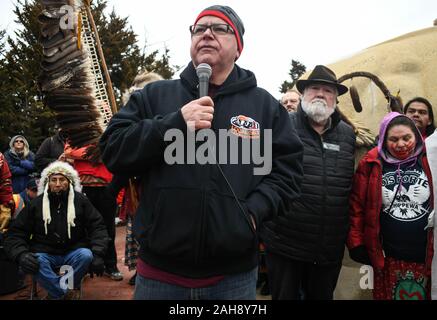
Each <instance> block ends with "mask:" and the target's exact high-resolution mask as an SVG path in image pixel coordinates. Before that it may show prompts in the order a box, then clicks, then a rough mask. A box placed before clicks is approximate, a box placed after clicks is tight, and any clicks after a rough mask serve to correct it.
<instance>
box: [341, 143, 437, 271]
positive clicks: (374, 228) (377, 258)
mask: <svg viewBox="0 0 437 320" xmlns="http://www.w3.org/2000/svg"><path fill="white" fill-rule="evenodd" d="M419 157H421V160H422V165H423V170H424V171H425V174H426V176H427V177H428V181H429V182H430V183H429V185H430V188H431V190H430V192H431V203H434V202H433V186H432V183H431V182H432V178H431V171H430V168H429V164H428V160H427V158H426V155H425V152H423V153H422V155H421V156H419ZM381 189H382V164H381V160H380V159H379V158H378V150H377V148H374V149H372V150H370V151H369V152H368V153H367V154H366V155H365V156H364V157H363V159H361V161H360V163H359V165H358V168H357V171H356V172H355V175H354V178H353V182H352V192H351V196H350V209H349V213H350V222H351V226H350V230H349V235H348V239H347V246H348V248H349V249H353V248H355V247H358V246H360V245H365V246H366V249H367V252H368V254H369V258H370V261H371V262H372V266H373V267H374V268H377V269H382V268H383V267H384V253H383V250H382V243H381V238H380V227H381V226H380V213H381V208H382V192H381ZM433 253H434V250H433V233H432V231H431V230H430V229H429V230H428V244H427V254H426V261H425V264H426V266H427V270H428V271H430V270H431V261H432V257H433Z"/></svg>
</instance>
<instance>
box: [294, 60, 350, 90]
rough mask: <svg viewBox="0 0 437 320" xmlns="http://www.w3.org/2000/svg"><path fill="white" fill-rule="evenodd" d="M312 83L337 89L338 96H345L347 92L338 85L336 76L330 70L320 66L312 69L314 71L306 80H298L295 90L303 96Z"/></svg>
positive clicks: (343, 87) (344, 87)
mask: <svg viewBox="0 0 437 320" xmlns="http://www.w3.org/2000/svg"><path fill="white" fill-rule="evenodd" d="M313 83H323V84H330V85H333V86H335V87H336V88H337V91H338V95H339V96H341V95H342V94H345V93H346V92H347V91H348V88H347V87H346V86H344V85H342V84H341V83H338V80H337V76H336V75H335V73H334V72H333V71H332V70H331V69H329V68H327V67H325V66H321V65H318V66H316V67H315V68H314V70H313V71H312V72H311V73H310V75H309V76H308V79H306V80H298V81H297V83H296V88H297V90H299V92H300V93H302V94H303V91H304V90H305V88H306V87H307V86H309V85H310V84H313Z"/></svg>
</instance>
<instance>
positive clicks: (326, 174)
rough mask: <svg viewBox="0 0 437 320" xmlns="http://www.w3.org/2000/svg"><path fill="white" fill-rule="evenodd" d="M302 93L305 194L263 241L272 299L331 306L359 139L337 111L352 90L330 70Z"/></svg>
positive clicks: (296, 120)
mask: <svg viewBox="0 0 437 320" xmlns="http://www.w3.org/2000/svg"><path fill="white" fill-rule="evenodd" d="M297 89H298V90H299V92H301V93H302V94H303V96H302V101H301V104H300V106H299V107H298V110H297V112H294V113H291V114H290V119H291V123H292V125H293V127H294V128H295V129H296V131H297V133H298V135H299V138H300V139H301V141H302V143H303V145H304V157H303V168H304V177H303V181H302V185H301V194H300V196H299V197H298V198H297V199H295V200H294V201H293V202H291V204H290V208H289V210H288V212H287V214H285V215H282V216H278V217H276V218H275V219H273V220H272V221H268V222H266V223H265V224H264V225H263V227H262V230H261V237H262V239H263V241H264V243H265V246H266V252H267V256H266V262H267V270H268V277H269V281H270V287H271V291H272V298H273V299H286V300H293V299H302V296H303V297H304V298H305V299H317V300H331V299H332V298H333V292H334V289H335V286H336V284H337V279H338V276H339V273H340V269H341V265H342V258H343V254H344V249H345V242H346V237H347V232H348V228H349V214H348V204H349V193H350V190H351V182H352V176H353V173H354V152H355V134H354V131H353V129H352V128H351V127H350V126H349V125H347V124H346V123H345V122H343V121H342V120H341V119H340V116H339V113H338V112H337V110H336V100H337V97H338V96H339V95H341V94H344V93H346V92H347V87H345V86H343V85H341V84H339V83H338V82H337V79H336V76H335V74H334V73H333V72H332V71H331V70H330V69H328V68H326V67H325V66H316V68H315V69H314V71H313V72H312V73H311V74H310V75H309V77H308V79H307V80H299V81H298V82H297Z"/></svg>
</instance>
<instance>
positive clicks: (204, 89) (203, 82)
mask: <svg viewBox="0 0 437 320" xmlns="http://www.w3.org/2000/svg"><path fill="white" fill-rule="evenodd" d="M196 74H197V77H198V78H199V98H201V97H204V96H207V95H208V85H209V78H210V77H211V74H212V69H211V66H210V65H209V64H207V63H201V64H199V65H198V66H197V68H196Z"/></svg>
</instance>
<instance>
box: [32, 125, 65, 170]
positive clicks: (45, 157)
mask: <svg viewBox="0 0 437 320" xmlns="http://www.w3.org/2000/svg"><path fill="white" fill-rule="evenodd" d="M65 143H66V137H65V134H64V133H63V131H62V130H61V129H60V128H58V129H57V132H56V134H55V135H53V136H51V137H48V138H46V139H45V140H44V141H43V143H42V144H41V146H40V147H39V149H38V151H37V152H36V155H35V166H36V168H37V169H38V171H39V172H41V171H43V170H44V169H45V167H47V166H48V165H49V164H50V163H52V162H54V161H56V160H60V161H66V158H65V154H64V147H65ZM70 164H71V163H70Z"/></svg>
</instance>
